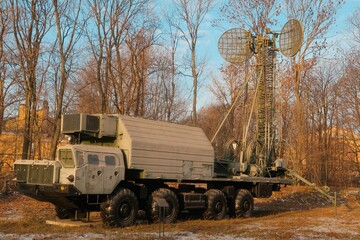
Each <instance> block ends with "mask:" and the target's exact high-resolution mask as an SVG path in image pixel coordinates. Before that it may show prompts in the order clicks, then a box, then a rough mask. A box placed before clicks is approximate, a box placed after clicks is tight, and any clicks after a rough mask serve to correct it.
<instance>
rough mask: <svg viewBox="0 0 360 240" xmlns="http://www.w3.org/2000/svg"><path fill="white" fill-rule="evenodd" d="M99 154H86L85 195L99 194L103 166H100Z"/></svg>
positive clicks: (102, 179)
mask: <svg viewBox="0 0 360 240" xmlns="http://www.w3.org/2000/svg"><path fill="white" fill-rule="evenodd" d="M100 157H101V156H100V154H98V153H88V154H87V164H86V165H85V169H86V170H85V175H86V176H87V178H86V179H87V181H86V183H85V189H86V193H87V194H101V193H102V192H103V189H102V187H103V184H104V174H103V172H104V166H103V164H101V162H102V161H101V159H100Z"/></svg>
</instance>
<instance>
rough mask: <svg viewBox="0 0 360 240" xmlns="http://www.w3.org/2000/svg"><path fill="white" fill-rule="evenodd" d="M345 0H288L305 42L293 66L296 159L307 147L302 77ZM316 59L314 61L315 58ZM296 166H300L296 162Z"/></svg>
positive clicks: (323, 43)
mask: <svg viewBox="0 0 360 240" xmlns="http://www.w3.org/2000/svg"><path fill="white" fill-rule="evenodd" d="M343 2H344V1H323V0H316V1H313V0H299V1H291V0H286V1H285V6H286V13H287V16H288V18H289V19H291V18H296V19H298V20H299V21H300V22H301V23H302V25H303V29H304V44H303V46H302V48H301V49H300V51H299V52H298V53H297V55H296V56H295V57H294V58H292V59H291V63H292V69H293V82H294V83H293V84H294V87H295V88H294V91H295V100H296V112H295V113H296V114H295V116H296V119H295V121H296V126H297V128H296V131H297V140H296V143H295V146H296V159H297V161H299V162H298V163H299V164H300V163H301V161H303V160H304V159H305V158H306V156H305V155H304V149H305V142H304V141H305V137H304V135H305V132H304V126H306V124H305V122H304V114H303V109H302V100H301V78H302V77H304V75H305V74H306V73H307V71H308V70H309V67H310V68H311V67H312V66H313V65H311V64H308V61H309V60H311V61H312V58H315V59H316V57H317V56H318V55H319V54H320V53H321V51H322V50H323V49H324V48H325V47H326V39H324V36H325V34H326V33H327V31H328V29H329V28H330V26H331V25H332V24H333V23H334V22H335V15H336V12H337V10H338V9H339V8H340V7H341V6H342V4H343ZM313 62H314V61H313ZM295 167H297V166H295Z"/></svg>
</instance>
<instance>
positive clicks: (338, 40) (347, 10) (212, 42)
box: [182, 0, 360, 108]
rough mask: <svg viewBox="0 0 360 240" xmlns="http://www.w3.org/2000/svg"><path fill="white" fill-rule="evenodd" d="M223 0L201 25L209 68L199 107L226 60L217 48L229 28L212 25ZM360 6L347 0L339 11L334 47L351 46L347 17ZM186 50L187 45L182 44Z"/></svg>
mask: <svg viewBox="0 0 360 240" xmlns="http://www.w3.org/2000/svg"><path fill="white" fill-rule="evenodd" d="M221 2H223V1H222V0H219V1H217V5H216V6H215V8H214V10H212V11H211V12H209V14H208V15H207V17H206V19H205V20H204V22H203V24H202V25H201V28H200V32H201V38H200V39H199V42H198V49H199V54H200V55H201V56H206V57H207V60H208V66H209V67H208V69H207V71H206V73H205V74H204V75H203V78H204V83H203V85H202V87H201V88H200V89H199V98H198V103H199V104H198V108H201V107H202V106H205V105H207V104H209V103H210V101H209V96H210V93H209V91H208V89H207V87H206V84H210V83H211V78H212V76H217V75H218V74H219V70H218V69H219V68H220V67H221V65H222V64H225V63H226V62H225V61H224V60H223V59H222V57H221V56H220V54H219V52H218V50H217V43H218V40H219V38H220V36H221V34H222V33H223V32H225V31H226V30H227V29H225V28H223V29H220V28H218V27H212V26H211V23H212V21H213V20H214V19H216V18H217V17H218V14H219V13H218V9H219V3H220V4H221ZM359 7H360V0H346V1H345V4H344V5H343V7H342V8H341V9H340V10H339V11H338V13H337V15H336V23H335V24H334V25H333V26H332V27H331V29H330V30H329V32H328V34H327V39H328V40H330V41H332V42H334V45H333V46H334V48H336V47H338V46H341V47H342V48H346V47H349V46H348V45H347V42H348V41H346V40H347V39H348V36H349V31H348V27H347V19H348V18H349V17H350V16H351V15H352V14H353V13H354V11H355V9H357V8H359ZM285 22H286V19H285V21H284V22H280V23H279V25H280V26H279V29H276V30H281V28H282V25H283V24H285ZM232 27H234V26H230V25H229V27H228V28H232ZM182 47H183V48H184V49H183V50H184V51H185V48H186V46H185V45H183V46H182Z"/></svg>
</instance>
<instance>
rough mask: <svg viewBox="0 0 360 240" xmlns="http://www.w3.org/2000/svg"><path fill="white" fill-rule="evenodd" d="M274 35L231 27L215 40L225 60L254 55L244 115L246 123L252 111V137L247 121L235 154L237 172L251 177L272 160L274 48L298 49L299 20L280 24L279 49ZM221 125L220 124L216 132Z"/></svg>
mask: <svg viewBox="0 0 360 240" xmlns="http://www.w3.org/2000/svg"><path fill="white" fill-rule="evenodd" d="M270 34H272V38H270V36H269V35H270ZM278 36H279V34H278V33H273V32H272V31H270V29H266V35H264V36H255V35H252V34H251V33H250V32H249V31H246V30H244V29H242V28H234V29H230V30H228V31H226V32H224V33H223V35H222V36H221V37H220V39H219V42H218V49H219V52H220V54H221V56H222V57H223V58H224V59H225V60H226V61H228V62H231V63H242V62H244V61H247V60H250V58H252V56H254V55H256V60H257V61H256V62H257V64H256V67H255V71H254V72H255V74H256V79H257V81H256V85H257V86H256V91H255V95H256V96H255V98H254V101H255V102H253V104H252V106H253V108H255V109H251V111H250V115H249V116H248V123H249V121H250V119H251V113H253V112H256V119H257V120H256V137H255V139H254V140H253V141H251V142H250V143H247V141H246V139H247V133H248V128H249V124H247V126H246V128H245V131H244V133H245V134H244V135H243V140H242V141H241V143H242V144H241V152H240V156H239V159H240V172H245V173H250V174H251V175H254V176H259V175H261V176H263V175H265V174H266V171H267V169H268V168H269V167H270V166H271V165H272V164H273V162H274V161H275V127H274V115H275V98H274V78H275V59H276V51H278V50H280V52H281V53H282V54H283V55H284V56H286V57H292V56H294V55H295V54H296V53H297V52H298V51H299V49H300V48H301V45H302V42H303V30H302V26H301V23H300V22H299V21H298V20H296V19H291V20H289V21H288V22H287V23H286V24H285V25H284V27H283V28H282V31H281V33H280V39H279V49H277V48H276V45H275V42H276V39H277V37H278ZM250 77H252V76H246V81H245V84H247V83H248V80H249V79H250ZM237 99H238V97H237V98H236V100H237ZM235 103H236V101H235V102H234V103H233V105H232V106H231V108H230V110H229V112H230V111H231V110H232V109H233V108H234V105H235ZM254 110H255V111H254ZM228 115H229V114H227V115H226V117H227V116H228ZM224 122H225V121H223V122H222V123H224ZM221 127H222V124H221V125H220V127H219V129H218V131H217V132H216V134H217V133H218V132H219V130H220V128H221ZM216 134H215V136H214V137H213V139H212V141H213V140H214V139H215V137H216Z"/></svg>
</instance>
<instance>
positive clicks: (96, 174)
mask: <svg viewBox="0 0 360 240" xmlns="http://www.w3.org/2000/svg"><path fill="white" fill-rule="evenodd" d="M61 125H62V126H61V131H62V133H63V134H65V135H67V136H69V138H70V140H69V142H70V143H69V144H68V145H66V146H61V147H59V148H58V150H57V158H56V160H17V161H16V162H15V163H14V169H15V173H16V178H15V181H16V184H17V187H18V189H19V191H20V192H22V193H23V194H25V195H27V196H29V197H32V198H34V199H37V200H40V201H46V202H50V203H52V204H53V205H55V210H56V213H57V216H58V217H59V218H60V219H64V218H74V217H76V216H78V214H79V213H89V212H92V211H100V213H101V217H102V220H103V223H104V224H105V225H107V226H110V227H126V226H130V225H132V224H134V222H135V221H136V219H137V216H138V212H139V211H140V210H142V211H143V213H145V215H146V217H147V218H148V220H150V221H152V222H157V221H159V218H160V217H159V211H160V207H161V206H159V201H158V199H164V200H166V202H167V205H168V206H167V208H166V209H165V211H164V219H163V221H164V222H165V223H172V222H175V221H176V220H177V217H178V216H179V214H180V213H183V214H190V215H191V214H195V213H199V212H200V213H201V214H202V216H203V218H204V219H213V220H219V219H223V218H225V217H227V216H230V217H250V216H251V215H252V212H253V209H254V201H253V198H254V197H255V198H267V197H270V196H271V195H272V192H273V191H279V190H280V188H281V187H282V186H285V185H287V184H291V183H292V180H291V179H288V178H286V169H285V168H284V166H283V163H282V161H275V162H274V163H273V164H272V165H271V166H267V167H266V169H260V170H261V171H260V170H259V169H258V167H257V166H256V165H254V164H251V163H248V162H241V161H239V160H238V159H232V160H226V159H215V158H214V148H213V146H212V145H211V143H210V142H209V140H208V139H207V137H206V136H205V134H204V132H203V131H202V130H201V129H200V128H198V127H191V126H184V125H180V124H175V123H168V122H161V121H154V120H146V119H141V118H136V117H129V116H122V115H105V114H68V115H63V116H62V123H61ZM254 169H255V170H254ZM259 172H261V174H258V173H259Z"/></svg>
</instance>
